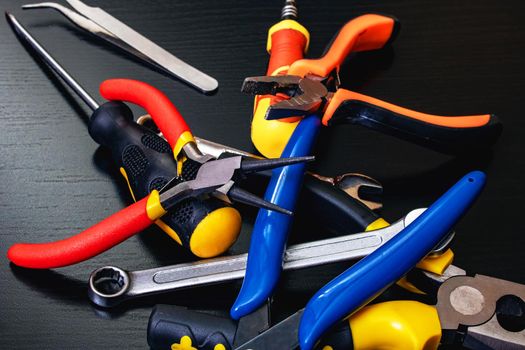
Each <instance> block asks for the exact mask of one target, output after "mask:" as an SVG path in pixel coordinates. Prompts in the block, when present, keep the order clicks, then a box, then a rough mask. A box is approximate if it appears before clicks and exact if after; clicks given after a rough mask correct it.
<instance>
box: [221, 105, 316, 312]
mask: <svg viewBox="0 0 525 350" xmlns="http://www.w3.org/2000/svg"><path fill="white" fill-rule="evenodd" d="M320 127H321V121H320V118H319V117H318V116H316V115H312V116H310V117H307V118H305V119H303V120H301V122H300V123H299V125H297V127H296V129H295V130H294V132H293V134H292V137H291V138H290V140H289V141H288V143H287V144H286V147H285V148H284V151H283V153H282V154H281V157H300V156H307V155H310V154H311V152H312V148H313V145H314V143H315V140H316V139H317V133H318V131H319V129H320ZM305 167H306V165H305V164H304V163H301V164H295V165H291V166H286V167H283V168H279V169H275V170H274V171H273V173H272V177H271V179H270V182H269V184H268V187H267V188H266V193H265V195H264V199H266V200H267V201H270V202H272V203H275V204H277V205H278V206H280V207H283V208H286V209H289V210H293V209H294V207H295V203H296V202H297V198H298V196H299V191H300V189H301V184H302V182H303V176H304V171H305ZM292 221H293V217H292V216H288V215H283V214H280V213H277V212H275V211H269V210H266V209H259V212H258V214H257V219H256V220H255V225H254V227H253V231H252V237H251V241H250V250H249V251H248V261H247V265H246V274H245V277H244V281H243V283H242V288H241V291H240V292H239V295H238V296H237V300H235V303H234V304H233V306H232V308H231V310H230V315H231V317H232V318H233V319H235V320H238V319H240V318H241V317H243V316H245V315H248V314H250V313H252V312H253V311H255V310H256V309H257V308H259V307H260V306H261V305H262V304H264V303H265V302H266V300H267V299H268V298H269V297H270V296H271V295H272V293H273V290H274V288H275V286H276V285H277V282H278V281H279V276H280V274H281V270H282V264H283V254H284V250H285V248H286V241H287V239H288V232H289V231H290V227H291V226H292Z"/></svg>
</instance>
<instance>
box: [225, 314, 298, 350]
mask: <svg viewBox="0 0 525 350" xmlns="http://www.w3.org/2000/svg"><path fill="white" fill-rule="evenodd" d="M303 311H304V309H301V310H299V311H297V312H296V313H295V314H293V315H292V316H290V317H288V318H287V319H285V320H283V321H281V322H279V323H277V324H276V325H275V326H273V327H271V328H269V329H268V330H267V331H265V332H263V333H261V334H259V335H258V336H257V337H255V338H253V339H252V340H250V341H248V342H246V343H244V344H243V345H241V346H240V347H238V348H236V349H235V350H248V349H251V350H266V349H279V350H293V349H295V348H297V347H298V346H299V335H298V334H299V322H300V321H301V316H302V315H303Z"/></svg>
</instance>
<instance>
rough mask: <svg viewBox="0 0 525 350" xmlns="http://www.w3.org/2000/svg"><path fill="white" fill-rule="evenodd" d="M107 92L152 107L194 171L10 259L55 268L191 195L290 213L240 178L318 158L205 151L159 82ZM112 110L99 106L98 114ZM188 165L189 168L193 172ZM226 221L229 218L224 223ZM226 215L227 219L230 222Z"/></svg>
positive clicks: (124, 84)
mask: <svg viewBox="0 0 525 350" xmlns="http://www.w3.org/2000/svg"><path fill="white" fill-rule="evenodd" d="M100 90H101V94H102V96H103V97H105V98H107V99H108V100H120V101H128V102H133V103H135V104H138V105H140V106H142V107H144V108H145V109H146V110H148V111H149V112H150V114H151V116H152V118H153V120H154V121H155V123H156V124H157V125H158V126H159V128H160V129H161V130H163V132H164V136H165V137H166V139H167V141H168V143H169V144H170V146H171V147H172V149H173V153H174V155H175V157H176V158H177V159H178V160H179V162H178V164H182V163H186V162H188V163H189V162H192V166H191V167H189V166H187V167H185V168H186V169H190V170H191V172H193V174H188V173H186V174H184V176H183V177H182V178H183V179H184V180H188V181H182V180H181V176H180V175H181V174H180V173H179V174H178V176H176V177H174V178H173V179H172V180H171V181H169V182H168V184H166V185H165V186H164V187H163V188H162V189H161V191H157V190H153V191H151V193H150V194H149V195H148V196H146V197H144V198H143V199H141V200H139V201H137V202H136V203H135V204H132V205H130V206H129V207H127V208H125V209H123V210H121V211H119V212H117V213H116V214H113V215H112V216H110V217H108V218H106V219H105V220H103V221H101V222H99V223H98V224H96V225H94V226H92V227H91V228H89V229H87V230H85V231H83V232H81V233H79V234H77V235H75V236H72V237H69V238H67V239H64V240H61V241H57V242H50V243H42V244H25V243H19V244H15V245H13V246H12V247H11V248H10V249H9V251H8V258H9V260H11V261H12V262H13V263H14V264H16V265H19V266H23V267H28V268H40V269H46V268H55V267H62V266H67V265H71V264H75V263H78V262H81V261H83V260H86V259H89V258H91V257H93V256H95V255H98V254H100V253H102V252H103V251H105V250H107V249H109V248H111V247H113V246H115V245H116V244H118V243H120V242H122V241H124V240H126V239H127V238H129V237H131V236H132V235H134V234H136V233H138V232H140V231H142V230H144V229H145V228H146V227H148V226H150V225H151V224H152V223H154V222H155V221H156V220H157V219H159V218H161V217H162V216H163V215H164V214H166V212H167V211H168V210H170V209H172V208H173V207H174V206H176V205H177V204H178V203H180V202H181V201H183V200H185V199H188V198H200V197H202V196H203V195H205V194H211V195H213V196H214V197H218V198H219V199H222V200H224V201H230V200H233V201H238V202H243V203H246V204H250V205H254V206H257V207H261V208H266V209H268V210H275V211H278V212H280V213H284V214H291V212H290V211H288V210H286V209H283V208H281V207H279V206H276V205H274V204H272V203H270V202H268V201H265V200H263V199H262V198H259V197H257V196H255V195H253V194H251V193H250V192H248V191H245V190H242V189H241V188H239V187H237V186H235V182H237V181H238V180H241V179H242V178H243V177H244V176H247V175H249V174H250V173H254V172H257V171H261V170H267V169H273V168H276V167H283V166H285V165H290V164H296V163H302V162H306V161H312V160H313V157H295V158H287V159H286V158H281V159H261V160H248V159H243V157H240V156H237V157H231V158H225V159H219V160H215V159H214V158H213V157H212V156H209V155H203V154H202V153H201V152H200V151H199V149H198V148H197V145H196V143H195V140H194V138H193V135H192V133H191V131H190V129H189V126H188V124H187V123H186V121H185V120H184V118H183V117H182V115H181V114H180V113H179V111H178V110H177V109H176V107H175V106H174V105H173V104H172V103H171V102H170V101H169V99H168V98H167V97H166V95H164V94H163V93H161V92H160V91H159V90H157V89H155V88H154V87H152V86H150V85H148V84H145V83H143V82H139V81H135V80H129V79H112V80H106V81H105V82H103V83H102V84H101V87H100ZM97 113H98V114H103V113H108V112H106V111H101V110H100V109H98V110H97V111H95V113H94V116H93V118H95V119H97V118H98V117H99V115H98V114H97ZM97 127H98V128H101V129H103V128H104V124H101V123H93V124H92V126H91V127H90V132H92V133H93V132H95V133H96V134H101V133H102V134H103V130H99V131H97V130H94V128H97ZM190 170H186V171H190ZM224 221H225V222H224ZM227 221H228V220H223V222H222V223H223V224H228V222H227Z"/></svg>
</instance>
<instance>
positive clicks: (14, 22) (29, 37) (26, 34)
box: [5, 12, 99, 110]
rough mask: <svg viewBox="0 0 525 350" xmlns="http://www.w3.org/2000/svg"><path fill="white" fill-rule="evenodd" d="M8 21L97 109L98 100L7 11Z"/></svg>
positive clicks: (79, 94)
mask: <svg viewBox="0 0 525 350" xmlns="http://www.w3.org/2000/svg"><path fill="white" fill-rule="evenodd" d="M5 16H6V19H7V22H9V23H10V24H11V25H12V27H13V29H14V30H15V32H16V33H17V34H18V35H19V37H20V38H21V39H23V40H24V41H25V42H27V43H28V44H29V45H30V46H31V47H32V48H33V49H34V50H35V51H36V52H37V53H38V55H39V57H40V58H42V60H44V62H45V63H46V64H47V65H48V66H49V67H51V68H52V69H53V70H54V71H55V72H56V73H57V74H58V75H59V76H60V77H61V78H62V79H63V80H64V81H65V82H66V84H67V85H69V87H70V88H71V89H73V91H75V93H76V94H77V95H78V96H79V97H80V98H81V99H82V100H83V101H84V102H85V103H86V104H87V105H88V106H89V108H91V109H92V110H96V109H97V108H98V107H99V104H98V103H97V101H95V100H94V99H93V97H91V95H89V94H88V93H87V91H86V90H84V88H83V87H82V86H81V85H80V84H79V83H78V82H77V81H76V80H75V79H74V78H73V77H72V76H71V75H69V73H68V72H67V71H66V70H65V69H64V68H63V67H62V66H61V65H60V64H59V63H58V62H57V61H56V60H55V59H54V58H53V56H51V54H50V53H49V52H47V51H46V49H44V48H43V47H42V45H40V43H39V42H38V41H37V40H36V39H35V38H34V37H33V36H32V35H31V34H29V32H28V31H27V30H26V29H25V28H24V26H22V25H21V24H20V22H18V21H17V19H16V18H15V16H13V15H12V14H10V13H8V12H6V13H5Z"/></svg>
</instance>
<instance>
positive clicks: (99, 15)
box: [67, 0, 219, 93]
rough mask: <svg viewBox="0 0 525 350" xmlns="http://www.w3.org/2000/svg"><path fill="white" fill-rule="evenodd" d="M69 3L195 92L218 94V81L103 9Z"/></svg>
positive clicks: (76, 1)
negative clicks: (196, 90)
mask: <svg viewBox="0 0 525 350" xmlns="http://www.w3.org/2000/svg"><path fill="white" fill-rule="evenodd" d="M67 2H68V3H69V5H71V7H73V8H74V9H75V10H76V11H78V12H79V13H80V14H82V15H83V16H85V17H87V18H89V19H90V20H92V21H93V22H95V23H96V24H98V25H99V26H101V27H103V28H104V29H105V30H107V31H108V32H111V33H112V34H113V35H114V36H115V37H117V38H119V39H120V40H122V41H123V42H125V43H126V44H127V45H129V46H131V47H133V48H134V49H135V50H137V51H138V52H140V53H142V54H143V55H145V56H147V57H148V58H149V59H150V60H151V61H152V62H155V63H156V64H158V65H159V66H160V67H162V68H163V69H165V70H166V71H168V72H169V73H171V74H172V75H174V76H176V77H178V78H179V79H182V80H184V81H185V82H187V83H188V84H190V85H192V86H194V87H195V88H197V89H199V90H201V91H203V92H206V93H209V92H212V91H214V90H216V89H217V87H218V86H219V83H218V82H217V80H215V79H214V78H212V77H210V76H209V75H207V74H205V73H203V72H201V71H199V70H198V69H196V68H194V67H192V66H190V65H189V64H187V63H186V62H184V61H182V60H180V59H178V58H177V57H175V56H174V55H172V54H171V53H169V52H168V51H166V50H164V49H163V48H162V47H160V46H158V45H157V44H155V43H154V42H152V41H151V40H149V39H148V38H146V37H145V36H143V35H141V34H140V33H138V32H136V31H135V30H134V29H132V28H131V27H129V26H127V25H126V24H124V23H122V22H121V21H119V20H118V19H116V18H114V17H113V16H111V15H110V14H108V13H107V12H105V11H104V10H102V9H101V8H98V7H91V6H87V5H86V4H84V3H83V2H81V1H80V0H67Z"/></svg>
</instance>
